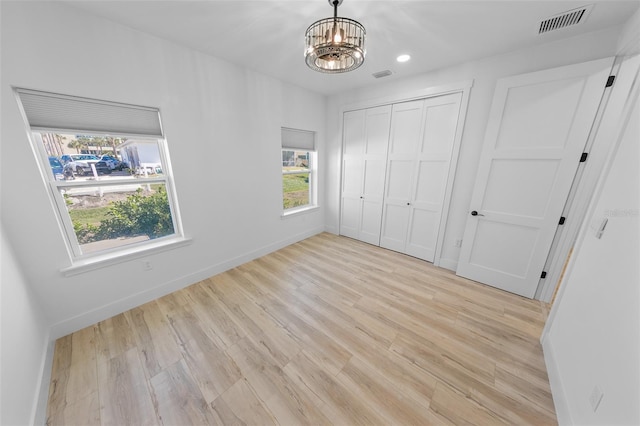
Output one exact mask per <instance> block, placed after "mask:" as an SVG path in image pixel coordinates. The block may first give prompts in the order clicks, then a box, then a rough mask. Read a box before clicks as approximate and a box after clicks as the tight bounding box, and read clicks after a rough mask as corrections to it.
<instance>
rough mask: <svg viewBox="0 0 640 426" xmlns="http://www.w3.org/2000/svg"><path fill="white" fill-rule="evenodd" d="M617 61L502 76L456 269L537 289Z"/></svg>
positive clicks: (515, 287) (515, 288)
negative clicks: (612, 67)
mask: <svg viewBox="0 0 640 426" xmlns="http://www.w3.org/2000/svg"><path fill="white" fill-rule="evenodd" d="M612 64H613V58H608V59H603V60H598V61H592V62H587V63H583V64H577V65H571V66H567V67H561V68H555V69H551V70H546V71H540V72H536V73H530V74H524V75H519V76H514V77H508V78H504V79H501V80H499V81H498V83H497V85H496V90H495V93H494V99H493V103H492V106H491V111H490V115H489V122H488V124H487V131H486V135H485V141H484V145H483V151H482V155H481V158H480V163H479V166H478V174H477V177H476V181H475V182H476V183H475V187H474V190H473V196H472V200H471V210H472V211H475V212H477V213H478V214H477V215H474V216H471V215H470V216H469V219H468V220H467V225H466V227H465V232H464V240H463V241H464V243H463V246H462V250H461V254H460V259H459V262H458V270H457V273H458V275H461V276H464V277H467V278H471V279H473V280H476V281H480V282H483V283H485V284H489V285H492V286H495V287H498V288H501V289H503V290H507V291H510V292H513V293H516V294H520V295H522V296H525V297H533V295H534V294H535V291H536V288H537V285H538V282H539V280H540V275H541V273H542V268H543V267H544V263H545V261H546V258H547V256H548V253H549V249H550V247H551V243H552V241H553V236H554V234H555V232H556V228H557V226H558V220H559V218H560V216H561V215H562V210H563V208H564V205H565V203H566V200H567V196H568V193H569V190H570V188H571V184H572V182H573V179H574V177H575V174H576V170H577V167H578V165H579V164H580V163H579V158H580V155H581V153H582V150H583V149H584V146H585V144H586V142H587V139H588V137H589V132H590V130H591V126H592V124H593V121H594V118H595V115H596V112H597V110H598V106H599V104H600V100H601V98H602V94H603V91H604V87H605V83H606V81H607V78H608V76H609V72H610V70H611V66H612Z"/></svg>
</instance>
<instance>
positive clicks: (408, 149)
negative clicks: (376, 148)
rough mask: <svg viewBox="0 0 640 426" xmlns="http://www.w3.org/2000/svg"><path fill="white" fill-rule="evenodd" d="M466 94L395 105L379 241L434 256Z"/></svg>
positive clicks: (411, 252) (417, 254)
mask: <svg viewBox="0 0 640 426" xmlns="http://www.w3.org/2000/svg"><path fill="white" fill-rule="evenodd" d="M461 99H462V95H461V94H459V93H456V94H451V95H445V96H437V97H433V98H428V99H424V100H420V101H413V102H407V103H402V104H396V105H394V107H393V113H392V122H391V141H390V147H389V156H388V161H387V181H386V192H385V200H384V209H383V219H382V236H381V238H380V245H381V246H382V247H385V248H389V249H391V250H396V251H399V252H402V253H406V254H409V255H411V256H415V257H418V258H420V259H424V260H428V261H430V262H433V260H434V257H435V252H436V244H437V241H438V234H439V232H440V225H441V222H442V210H443V206H444V200H445V191H446V187H447V179H448V175H449V166H450V164H451V155H452V153H453V148H454V144H455V139H456V130H457V126H458V117H459V113H460V103H461Z"/></svg>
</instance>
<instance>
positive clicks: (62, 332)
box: [50, 227, 324, 340]
mask: <svg viewBox="0 0 640 426" xmlns="http://www.w3.org/2000/svg"><path fill="white" fill-rule="evenodd" d="M323 231H324V227H318V228H314V229H311V230H308V231H306V232H303V233H300V234H297V235H294V236H292V237H289V238H285V239H284V240H280V241H277V242H275V243H272V244H268V245H266V246H264V247H261V248H259V249H256V250H253V251H251V252H249V253H246V254H244V255H241V256H237V257H235V258H232V259H228V260H225V261H222V262H220V263H218V264H216V265H213V266H210V267H207V268H204V269H201V270H199V271H195V272H193V273H191V274H189V275H185V276H183V277H180V278H176V279H174V280H172V281H169V282H167V283H165V284H162V285H159V286H156V287H154V288H152V289H149V290H145V291H142V292H140V293H137V294H133V295H130V296H127V297H125V298H122V299H120V300H116V301H115V302H111V303H108V304H106V305H103V306H101V307H99V308H96V309H93V310H91V311H88V312H85V313H83V314H80V315H77V316H75V317H73V318H69V319H66V320H64V321H61V322H58V323H56V324H54V325H52V326H51V332H50V336H51V337H50V339H51V340H56V339H58V338H60V337H62V336H66V335H67V334H70V333H73V332H74V331H78V330H81V329H83V328H85V327H88V326H90V325H92V324H95V323H97V322H100V321H102V320H105V319H107V318H111V317H113V316H114V315H118V314H120V313H122V312H125V311H128V310H129V309H133V308H135V307H136V306H140V305H143V304H145V303H147V302H150V301H152V300H155V299H157V298H159V297H162V296H165V295H167V294H170V293H172V292H174V291H177V290H180V289H182V288H185V287H187V286H189V285H191V284H194V283H197V282H198V281H202V280H204V279H206V278H209V277H212V276H214V275H217V274H219V273H221V272H224V271H227V270H229V269H232V268H235V267H236V266H239V265H242V264H243V263H246V262H249V261H251V260H253V259H256V258H258V257H260V256H264V255H266V254H269V253H272V252H274V251H276V250H279V249H281V248H283V247H286V246H288V245H291V244H294V243H297V242H298V241H302V240H304V239H306V238H309V237H312V236H314V235H317V234H319V233H321V232H323Z"/></svg>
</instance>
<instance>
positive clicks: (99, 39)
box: [0, 2, 326, 338]
mask: <svg viewBox="0 0 640 426" xmlns="http://www.w3.org/2000/svg"><path fill="white" fill-rule="evenodd" d="M0 5H1V7H2V22H1V24H2V25H1V31H2V33H1V42H2V45H1V52H2V73H1V85H0V92H1V93H0V95H1V102H2V103H1V107H2V108H1V110H2V113H1V114H2V115H1V118H2V129H1V137H2V143H1V149H2V152H1V154H2V155H1V158H0V169H1V170H0V173H1V178H2V179H1V182H2V192H1V197H2V200H1V201H2V222H3V224H4V225H5V229H6V232H7V239H8V241H9V243H10V244H11V245H12V246H13V248H14V251H15V254H16V258H17V259H18V260H19V262H20V264H21V266H22V269H23V271H24V274H25V279H26V281H27V282H28V283H30V284H31V286H32V287H33V292H34V294H35V296H36V298H37V299H38V300H39V301H40V303H41V305H42V310H43V313H44V315H45V316H46V318H47V319H48V321H50V323H52V324H53V326H52V327H53V328H52V331H51V333H52V337H53V338H56V337H60V336H61V335H64V334H67V333H69V332H72V331H74V330H76V329H79V328H82V327H84V326H87V325H89V324H92V323H94V322H96V321H98V320H100V319H103V318H106V317H110V316H112V315H114V314H116V313H118V312H121V311H123V310H126V309H128V308H130V307H133V306H136V305H138V304H140V303H143V302H145V301H147V300H150V299H153V298H155V297H158V296H160V295H162V294H165V293H168V292H170V291H172V290H175V289H177V288H181V287H183V286H185V285H187V284H190V283H193V282H196V281H198V280H200V279H203V278H205V277H208V276H210V275H213V274H215V273H217V272H219V271H221V270H224V269H227V268H229V267H231V266H235V265H236V264H239V263H242V262H244V261H246V260H249V259H251V258H253V257H255V256H258V255H261V254H263V253H266V252H269V251H271V250H274V249H277V248H280V247H281V246H284V245H287V244H289V243H292V242H295V241H297V240H300V239H302V238H305V237H307V236H310V235H313V234H315V233H317V232H320V231H322V230H323V229H324V212H323V210H322V209H319V210H316V211H314V212H312V213H308V214H304V215H300V216H295V217H288V218H286V219H281V209H282V199H281V190H282V189H281V185H282V183H281V182H282V181H281V169H280V161H281V160H280V155H281V154H280V127H281V126H287V127H292V128H302V129H306V130H312V131H316V132H318V137H317V140H318V145H319V155H320V156H321V157H322V155H324V133H325V107H326V105H325V104H326V102H325V98H324V97H323V96H321V95H318V94H315V93H312V92H308V91H306V90H303V89H300V88H298V87H293V86H290V85H287V84H285V83H282V82H280V81H277V80H275V79H273V78H270V77H267V76H264V75H261V74H259V73H256V72H252V71H249V70H247V69H244V68H240V67H237V66H234V65H231V64H229V63H226V62H224V61H221V60H218V59H216V58H212V57H210V56H206V55H204V54H201V53H198V52H195V51H192V50H189V49H186V48H184V47H181V46H178V45H176V44H173V43H170V42H167V41H164V40H161V39H158V38H155V37H152V36H149V35H146V34H144V33H141V32H138V31H134V30H131V29H128V28H126V27H123V26H120V25H117V24H115V23H112V22H109V21H106V20H103V19H100V18H96V17H93V16H90V15H88V14H85V13H84V12H81V11H78V10H76V9H75V8H72V7H69V6H66V5H64V4H61V3H57V2H37V3H35V2H1V4H0ZM10 86H18V87H25V88H31V89H39V90H45V91H51V92H58V93H65V94H70V95H77V96H85V97H90V98H98V99H106V100H112V101H118V102H125V103H132V104H137V105H146V106H152V107H159V108H160V111H161V114H162V122H163V127H164V130H165V134H166V137H167V139H168V144H169V150H170V154H171V162H172V165H173V171H174V176H175V182H176V186H177V191H178V199H179V203H180V210H181V213H182V219H183V224H184V229H185V232H186V234H187V236H188V237H192V238H193V242H192V244H190V245H187V246H185V247H181V248H177V249H174V250H171V251H167V252H163V253H159V254H155V255H153V256H149V257H148V258H147V259H145V260H148V261H150V262H151V264H152V267H153V269H152V270H151V271H144V270H143V265H142V262H141V261H140V260H137V261H128V262H123V263H121V264H118V265H116V266H111V267H105V268H102V269H99V270H95V271H91V272H86V273H82V274H79V275H75V276H71V277H64V276H62V274H61V273H60V270H61V269H62V268H65V267H68V266H69V258H68V255H67V253H66V250H65V245H64V244H63V238H62V233H61V231H60V229H59V227H58V224H57V222H56V219H55V215H54V211H53V208H52V205H51V202H50V200H49V199H48V195H47V190H46V188H45V185H44V184H43V182H42V179H41V177H40V176H39V172H38V168H37V166H36V161H35V158H34V155H33V153H32V150H31V148H30V145H29V142H28V140H27V135H26V132H25V125H24V123H23V121H22V119H21V117H20V115H19V113H18V108H17V104H16V100H15V99H14V97H13V94H12V92H11V90H10ZM238 159H241V164H240V166H238ZM320 194H322V189H321V190H320Z"/></svg>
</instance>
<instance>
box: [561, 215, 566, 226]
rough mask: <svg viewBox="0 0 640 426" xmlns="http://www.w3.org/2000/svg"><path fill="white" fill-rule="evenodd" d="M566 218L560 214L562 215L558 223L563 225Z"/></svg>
mask: <svg viewBox="0 0 640 426" xmlns="http://www.w3.org/2000/svg"><path fill="white" fill-rule="evenodd" d="M566 220H567V218H566V217H564V216H562V217H561V218H560V222H559V223H560V225H564V222H565V221H566Z"/></svg>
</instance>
